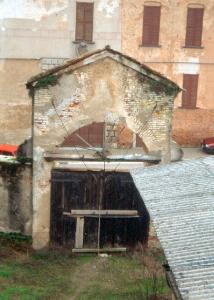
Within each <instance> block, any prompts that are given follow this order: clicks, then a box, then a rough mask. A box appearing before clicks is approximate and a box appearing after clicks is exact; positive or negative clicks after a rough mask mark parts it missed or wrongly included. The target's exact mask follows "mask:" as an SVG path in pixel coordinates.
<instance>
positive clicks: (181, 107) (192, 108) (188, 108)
mask: <svg viewBox="0 0 214 300" xmlns="http://www.w3.org/2000/svg"><path fill="white" fill-rule="evenodd" d="M178 108H179V109H186V110H195V109H200V107H183V106H178Z"/></svg>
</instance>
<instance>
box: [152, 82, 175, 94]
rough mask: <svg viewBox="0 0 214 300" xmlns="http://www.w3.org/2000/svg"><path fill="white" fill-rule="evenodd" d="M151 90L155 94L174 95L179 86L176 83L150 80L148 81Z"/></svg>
mask: <svg viewBox="0 0 214 300" xmlns="http://www.w3.org/2000/svg"><path fill="white" fill-rule="evenodd" d="M149 84H150V87H151V90H152V91H154V92H156V93H157V94H163V93H165V95H167V96H173V95H176V94H177V93H178V91H179V87H178V86H176V85H169V84H167V85H166V84H165V82H163V81H155V80H150V81H149Z"/></svg>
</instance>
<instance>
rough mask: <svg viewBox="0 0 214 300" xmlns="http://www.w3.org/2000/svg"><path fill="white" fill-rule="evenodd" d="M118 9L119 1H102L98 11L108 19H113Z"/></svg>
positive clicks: (99, 3)
mask: <svg viewBox="0 0 214 300" xmlns="http://www.w3.org/2000/svg"><path fill="white" fill-rule="evenodd" d="M118 7H119V0H100V1H99V2H98V11H100V12H103V13H104V15H105V16H106V17H107V18H111V17H112V16H113V14H114V12H115V10H116V9H117V8H118Z"/></svg>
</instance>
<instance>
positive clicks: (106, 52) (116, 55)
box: [26, 46, 181, 91]
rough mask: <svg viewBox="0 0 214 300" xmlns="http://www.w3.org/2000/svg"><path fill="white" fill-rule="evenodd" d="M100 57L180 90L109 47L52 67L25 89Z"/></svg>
mask: <svg viewBox="0 0 214 300" xmlns="http://www.w3.org/2000/svg"><path fill="white" fill-rule="evenodd" d="M100 55H107V56H110V57H111V58H114V59H115V60H118V61H119V62H120V63H123V64H125V63H126V62H130V63H131V64H132V67H134V66H137V68H138V70H139V71H140V72H142V73H144V74H145V75H147V76H148V77H153V79H157V78H159V79H162V83H163V84H164V85H172V86H174V87H176V88H177V89H178V91H180V90H181V88H180V87H179V86H178V85H177V84H176V83H175V82H173V81H171V80H170V79H168V78H167V77H165V76H164V75H162V74H161V73H159V72H157V71H155V70H153V69H151V68H150V67H148V66H147V65H145V64H142V63H140V62H139V61H137V60H136V59H134V58H132V57H130V56H128V55H125V54H123V53H121V52H119V51H116V50H114V49H111V48H110V46H106V47H105V48H103V49H98V50H95V51H92V52H87V53H86V54H84V55H82V56H80V57H77V58H74V59H70V60H67V61H66V62H65V63H64V64H62V65H60V66H57V67H54V68H52V69H50V70H47V71H44V72H41V73H39V74H37V75H36V76H33V77H31V78H30V79H29V80H28V82H27V84H26V85H27V87H28V88H31V87H32V86H33V84H34V83H35V82H37V81H38V80H40V79H41V78H44V77H47V76H49V75H53V74H54V75H61V74H62V73H63V72H66V70H67V69H68V68H71V67H72V66H73V67H74V66H75V65H77V64H81V63H82V64H84V62H86V61H88V62H89V63H92V62H94V61H96V60H98V59H99V58H100V57H99V56H100Z"/></svg>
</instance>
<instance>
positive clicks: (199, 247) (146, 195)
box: [131, 157, 214, 300]
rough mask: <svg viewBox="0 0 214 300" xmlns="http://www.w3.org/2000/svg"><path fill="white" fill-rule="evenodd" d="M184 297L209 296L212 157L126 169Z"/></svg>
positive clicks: (213, 263) (213, 258)
mask: <svg viewBox="0 0 214 300" xmlns="http://www.w3.org/2000/svg"><path fill="white" fill-rule="evenodd" d="M131 175H132V177H133V179H134V182H135V184H136V187H137V188H138V190H139V192H140V194H141V196H142V198H143V201H144V203H145V205H146V206H147V208H148V210H149V213H150V216H151V218H152V220H153V222H154V225H155V228H156V231H157V235H158V238H159V240H160V242H161V245H162V247H163V249H164V252H165V255H166V258H167V261H168V264H169V266H170V268H171V271H172V274H173V277H174V279H175V281H176V284H177V288H178V290H179V292H180V294H181V298H182V299H184V300H199V299H200V300H213V299H214V158H213V157H208V158H203V159H197V160H189V161H182V162H179V163H173V164H169V165H163V166H158V167H150V168H146V169H138V170H133V171H131Z"/></svg>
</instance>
